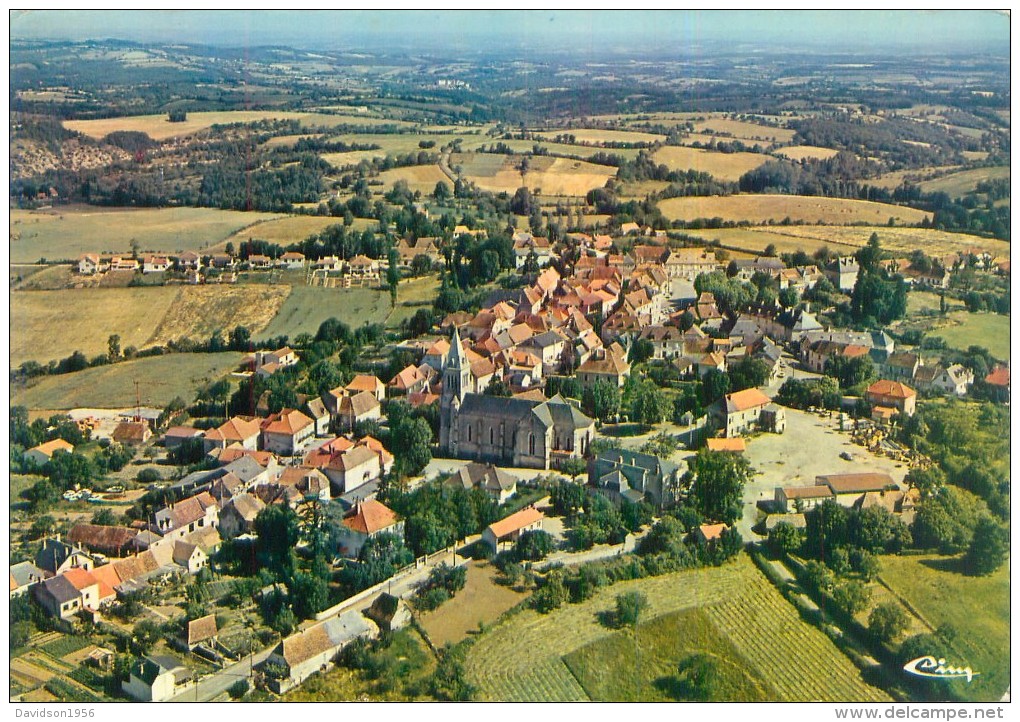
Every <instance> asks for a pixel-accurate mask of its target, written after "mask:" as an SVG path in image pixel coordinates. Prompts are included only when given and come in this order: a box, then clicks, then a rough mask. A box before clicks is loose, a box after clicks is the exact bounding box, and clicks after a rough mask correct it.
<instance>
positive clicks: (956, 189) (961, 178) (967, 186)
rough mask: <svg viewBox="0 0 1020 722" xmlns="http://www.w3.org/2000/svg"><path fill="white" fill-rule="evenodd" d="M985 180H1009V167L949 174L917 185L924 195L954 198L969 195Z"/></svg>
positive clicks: (994, 167) (977, 169) (976, 169)
mask: <svg viewBox="0 0 1020 722" xmlns="http://www.w3.org/2000/svg"><path fill="white" fill-rule="evenodd" d="M986 180H1009V166H1004V165H1003V166H993V167H991V168H975V169H973V170H965V171H960V172H959V173H950V174H949V175H947V176H942V177H941V178H935V179H933V180H929V181H924V182H922V183H920V184H919V186H920V188H921V191H922V192H924V193H946V194H948V195H949V196H950V197H952V198H956V197H959V196H962V195H965V194H967V193H969V192H970V191H972V190H974V189H975V188H976V187H977V184H978V183H980V182H981V181H986Z"/></svg>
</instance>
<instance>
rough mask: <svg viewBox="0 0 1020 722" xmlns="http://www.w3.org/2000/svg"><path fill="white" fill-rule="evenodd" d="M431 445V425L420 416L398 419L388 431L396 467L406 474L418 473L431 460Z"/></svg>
mask: <svg viewBox="0 0 1020 722" xmlns="http://www.w3.org/2000/svg"><path fill="white" fill-rule="evenodd" d="M431 445H432V427H430V426H429V422H428V421H426V420H425V419H422V418H410V417H408V418H403V419H400V421H398V422H397V423H396V424H395V425H394V426H393V429H392V431H391V432H390V448H392V449H393V452H394V456H395V457H396V461H397V468H398V469H399V471H400V473H402V474H406V475H408V476H414V475H416V474H420V473H421V472H422V470H423V469H424V468H425V467H426V466H428V464H429V462H430V461H432V450H431Z"/></svg>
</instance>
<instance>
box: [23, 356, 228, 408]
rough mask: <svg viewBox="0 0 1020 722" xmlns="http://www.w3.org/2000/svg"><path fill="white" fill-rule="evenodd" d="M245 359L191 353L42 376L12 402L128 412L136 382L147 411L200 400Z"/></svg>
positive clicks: (29, 405) (133, 397) (133, 401)
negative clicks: (198, 395) (198, 394)
mask: <svg viewBox="0 0 1020 722" xmlns="http://www.w3.org/2000/svg"><path fill="white" fill-rule="evenodd" d="M240 361H241V354H239V353H235V352H227V353H193V354H192V353H188V354H168V355H166V356H152V357H149V358H144V359H135V360H132V361H122V362H120V363H117V364H112V365H110V366H97V367H95V368H90V369H85V370H83V371H76V372H74V373H70V374H60V375H58V376H43V377H40V378H39V379H37V380H34V381H33V382H31V385H30V386H29V387H27V388H15V389H14V394H13V398H12V399H11V403H12V404H15V405H20V406H27V407H29V408H30V409H74V408H112V409H116V408H124V407H128V406H133V405H134V403H135V381H137V382H138V392H139V395H140V397H141V402H142V405H143V406H156V407H162V406H166V405H167V404H168V403H169V402H170V401H172V400H173V398H174V397H175V396H180V397H181V398H183V399H185V400H186V401H191V400H192V399H194V398H195V391H196V389H197V388H198V387H199V386H201V385H202V384H204V383H207V382H208V381H212V380H215V379H218V378H220V377H222V376H223V375H225V374H227V373H229V372H230V371H232V370H233V369H234V368H236V367H237V366H238V364H239V363H240Z"/></svg>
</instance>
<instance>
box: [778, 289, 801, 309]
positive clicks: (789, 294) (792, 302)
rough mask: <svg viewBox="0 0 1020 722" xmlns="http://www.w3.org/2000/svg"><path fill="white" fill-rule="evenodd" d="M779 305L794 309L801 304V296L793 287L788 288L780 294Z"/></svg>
mask: <svg viewBox="0 0 1020 722" xmlns="http://www.w3.org/2000/svg"><path fill="white" fill-rule="evenodd" d="M779 303H780V304H781V305H782V307H783V308H793V307H794V306H796V305H797V304H798V303H800V295H799V294H798V293H797V289H796V288H794V287H793V286H787V287H786V288H784V289H782V290H781V291H780V292H779Z"/></svg>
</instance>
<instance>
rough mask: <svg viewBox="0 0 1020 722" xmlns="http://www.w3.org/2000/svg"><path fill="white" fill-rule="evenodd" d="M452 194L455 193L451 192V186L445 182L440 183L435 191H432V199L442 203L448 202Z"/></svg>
mask: <svg viewBox="0 0 1020 722" xmlns="http://www.w3.org/2000/svg"><path fill="white" fill-rule="evenodd" d="M452 194H453V191H451V190H450V186H449V185H447V184H446V183H445V182H444V181H438V182H437V183H436V187H435V189H434V190H433V191H432V197H433V198H435V199H436V200H437V201H440V202H442V201H445V200H448V199H449V198H450V197H451V195H452Z"/></svg>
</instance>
